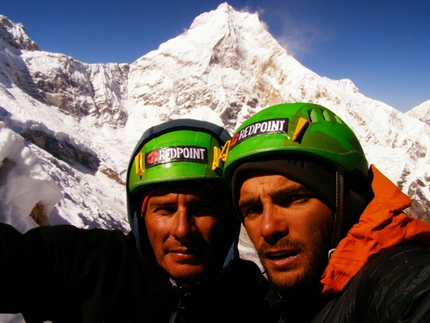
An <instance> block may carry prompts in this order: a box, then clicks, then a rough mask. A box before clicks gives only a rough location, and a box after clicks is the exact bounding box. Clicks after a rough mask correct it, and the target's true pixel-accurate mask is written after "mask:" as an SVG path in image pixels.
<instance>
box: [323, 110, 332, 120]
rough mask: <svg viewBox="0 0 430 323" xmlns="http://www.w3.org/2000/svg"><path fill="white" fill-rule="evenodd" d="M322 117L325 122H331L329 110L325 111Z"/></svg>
mask: <svg viewBox="0 0 430 323" xmlns="http://www.w3.org/2000/svg"><path fill="white" fill-rule="evenodd" d="M322 116H323V119H324V120H325V121H331V118H330V114H329V112H328V111H327V110H324V111H323V113H322Z"/></svg>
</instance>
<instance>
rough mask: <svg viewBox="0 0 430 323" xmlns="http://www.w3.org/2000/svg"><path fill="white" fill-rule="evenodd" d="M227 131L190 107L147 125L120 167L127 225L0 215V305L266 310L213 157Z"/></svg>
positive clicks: (246, 317)
mask: <svg viewBox="0 0 430 323" xmlns="http://www.w3.org/2000/svg"><path fill="white" fill-rule="evenodd" d="M229 139H230V135H229V134H228V132H227V131H226V130H225V129H223V128H222V127H219V126H217V125H214V124H212V123H209V122H204V121H198V120H191V119H182V120H173V121H169V122H166V123H163V124H161V125H158V126H154V127H151V128H150V129H148V130H147V131H145V133H144V134H143V136H142V138H141V140H140V141H139V143H138V144H137V146H136V148H135V150H134V152H133V154H132V158H131V160H130V163H129V167H128V172H127V184H126V187H127V203H128V205H127V211H128V217H129V221H130V226H131V229H132V231H131V232H130V233H129V234H127V235H124V234H123V233H122V232H120V231H107V230H101V229H96V230H83V229H78V228H75V227H72V226H53V227H38V228H35V229H33V230H30V231H28V232H27V233H25V234H20V233H18V232H17V231H16V230H15V229H14V228H12V227H10V226H8V225H6V224H0V312H2V313H22V314H23V316H24V318H25V320H26V321H27V322H44V321H52V322H74V323H76V322H91V323H94V322H165V323H174V322H240V321H244V322H261V321H269V322H270V321H271V319H270V317H273V314H272V311H269V309H270V307H269V304H267V303H266V302H265V301H264V297H265V294H266V293H267V291H266V290H265V287H263V286H262V285H261V284H260V282H259V278H260V271H259V269H258V267H257V266H256V265H255V264H253V263H252V262H250V261H245V260H241V259H239V258H238V251H237V243H238V240H237V239H238V233H239V228H240V221H239V220H238V218H237V216H236V215H235V213H234V208H233V206H232V202H231V193H230V190H229V189H228V186H227V185H226V183H225V181H224V179H223V177H222V171H223V162H222V160H221V158H220V156H222V155H223V146H224V143H225V142H226V141H228V140H229Z"/></svg>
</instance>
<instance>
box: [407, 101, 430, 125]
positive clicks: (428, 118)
mask: <svg viewBox="0 0 430 323" xmlns="http://www.w3.org/2000/svg"><path fill="white" fill-rule="evenodd" d="M406 114H407V115H409V116H411V117H414V118H416V119H418V120H420V121H422V122H425V123H427V124H428V125H430V100H428V101H425V102H423V103H421V104H420V105H418V106H416V107H415V108H413V109H411V110H409V111H408V112H406Z"/></svg>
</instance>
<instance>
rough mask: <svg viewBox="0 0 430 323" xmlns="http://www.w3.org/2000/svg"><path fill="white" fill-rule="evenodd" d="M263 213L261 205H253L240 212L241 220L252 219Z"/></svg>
mask: <svg viewBox="0 0 430 323" xmlns="http://www.w3.org/2000/svg"><path fill="white" fill-rule="evenodd" d="M262 212H263V207H262V206H261V205H253V206H250V207H248V208H245V209H243V210H241V212H240V213H241V214H242V217H243V218H253V217H256V216H257V215H259V214H261V213H262Z"/></svg>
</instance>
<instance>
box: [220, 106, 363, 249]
mask: <svg viewBox="0 0 430 323" xmlns="http://www.w3.org/2000/svg"><path fill="white" fill-rule="evenodd" d="M283 159H284V160H287V159H291V160H302V161H305V160H308V161H309V162H307V165H308V168H307V169H308V170H310V173H305V172H304V170H300V171H293V170H291V171H290V170H289V169H290V167H293V165H292V164H291V163H290V164H288V163H287V162H286V161H285V162H282V160H283ZM275 160H281V163H280V164H276V165H277V166H276V167H275V168H273V167H274V166H271V167H272V170H273V171H275V172H279V173H280V174H285V172H289V175H290V176H296V177H297V176H300V177H301V180H302V182H303V183H305V185H307V186H310V187H311V188H313V189H314V190H315V189H316V188H318V190H319V193H320V197H323V198H324V200H325V201H333V203H331V204H332V207H333V210H334V212H335V216H334V223H333V234H332V241H331V246H332V247H333V248H334V247H335V246H336V245H337V243H338V241H339V239H341V237H342V236H344V235H345V234H346V232H347V231H348V230H349V229H350V228H351V226H352V225H353V224H354V223H356V221H358V218H359V216H360V214H361V212H362V211H363V210H364V207H365V205H366V203H368V198H369V196H371V193H370V192H369V191H368V189H370V185H368V182H367V179H368V178H369V177H368V172H369V170H368V163H367V160H366V157H365V155H364V152H363V149H362V147H361V145H360V143H359V141H358V139H357V137H356V136H355V134H354V133H353V131H352V130H351V129H350V128H349V127H348V125H346V124H345V122H343V121H342V119H341V118H339V116H337V115H336V114H334V113H333V112H332V111H330V110H329V109H327V108H325V107H323V106H321V105H317V104H312V103H286V104H279V105H275V106H272V107H268V108H266V109H264V110H262V111H260V112H258V113H256V114H255V115H254V116H252V117H251V118H249V119H248V120H246V121H245V122H244V123H243V124H242V125H241V126H240V127H239V128H238V129H237V131H236V133H235V134H234V135H233V138H232V140H231V142H230V144H229V147H228V149H227V152H226V162H225V166H224V177H225V179H226V181H227V183H232V184H233V186H234V187H233V197H234V199H235V200H236V202H237V200H238V196H239V193H238V190H239V189H240V180H239V179H238V177H237V176H235V172H236V170H238V168H239V169H241V170H243V169H245V168H250V167H255V166H251V164H252V165H255V163H261V162H263V161H266V164H265V165H266V166H263V167H268V166H267V165H268V164H267V163H268V162H269V161H270V162H271V163H272V164H273V161H275ZM328 169H332V170H334V171H332V170H331V171H327V170H328ZM241 170H240V171H239V170H238V172H236V174H237V173H240V172H241ZM266 170H267V169H266ZM330 174H332V175H330ZM287 177H288V176H287ZM238 180H239V182H237V181H238ZM312 186H313V187H312ZM333 204H334V205H333ZM236 206H237V205H236Z"/></svg>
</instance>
